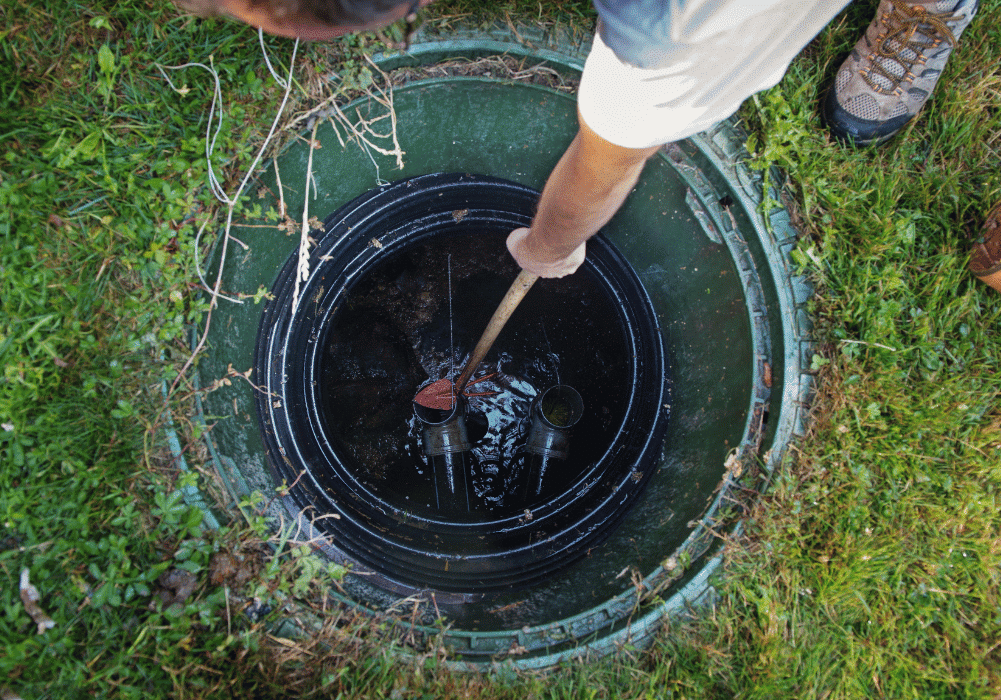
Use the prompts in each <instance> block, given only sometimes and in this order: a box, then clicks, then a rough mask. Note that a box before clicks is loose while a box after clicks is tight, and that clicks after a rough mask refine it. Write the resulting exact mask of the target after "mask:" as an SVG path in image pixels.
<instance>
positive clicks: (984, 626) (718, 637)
mask: <svg viewBox="0 0 1001 700" xmlns="http://www.w3.org/2000/svg"><path fill="white" fill-rule="evenodd" d="M871 12H872V7H871V6H870V4H868V3H859V4H856V5H853V6H851V7H850V8H849V9H848V10H846V11H845V12H844V13H842V15H841V16H840V17H839V18H838V19H836V20H835V21H834V22H833V23H832V25H831V26H830V27H829V28H828V29H827V30H826V31H825V32H824V33H823V34H822V35H821V36H820V37H818V39H817V40H816V41H814V42H813V44H811V46H810V47H808V49H807V51H806V52H804V54H803V55H802V56H801V57H800V58H799V59H798V60H797V61H796V62H795V63H794V65H793V67H792V68H791V70H790V72H789V74H788V75H787V76H786V78H785V79H784V80H783V81H782V83H781V84H780V85H779V86H777V87H776V88H774V89H772V90H770V91H768V92H766V93H763V94H761V95H758V96H757V97H756V98H754V99H753V100H751V101H749V102H748V103H747V104H746V105H745V107H744V109H743V111H742V112H741V116H742V118H743V120H744V123H745V126H746V128H747V129H748V131H749V133H750V134H751V138H750V140H749V142H748V148H749V150H750V151H751V154H752V160H753V162H754V163H755V164H756V165H757V166H758V167H760V168H762V169H763V170H764V169H766V168H768V167H770V166H772V165H777V166H779V167H780V168H781V169H782V170H783V172H784V173H785V175H786V178H787V179H785V180H783V181H782V182H778V183H776V184H777V185H779V187H780V189H781V192H782V195H783V200H784V203H785V205H786V206H788V207H789V208H790V209H791V211H792V213H793V215H794V218H795V220H796V221H797V223H798V224H799V226H800V227H801V230H802V231H803V236H802V238H801V241H800V244H799V246H798V248H797V249H796V251H795V253H794V255H795V259H796V261H797V262H798V264H799V265H800V266H801V270H802V272H803V273H804V274H806V275H808V276H810V277H811V278H812V279H813V281H814V283H815V285H816V289H817V294H816V296H815V298H814V299H813V301H812V302H811V307H812V313H813V318H814V319H815V324H816V328H815V339H816V346H815V355H814V358H813V370H814V371H815V372H816V374H817V386H818V390H817V396H816V400H815V402H814V414H815V415H814V420H813V423H812V433H811V435H810V436H809V439H807V440H804V441H802V442H801V443H799V444H798V445H797V448H796V449H795V450H794V451H793V453H792V454H791V455H790V457H789V459H788V460H787V461H786V462H785V463H784V464H783V465H782V466H781V468H780V469H779V470H778V471H777V473H776V474H774V476H773V478H772V481H771V484H770V485H769V488H768V490H767V492H766V493H765V495H763V496H762V497H761V498H760V499H759V501H758V503H757V506H756V507H755V509H754V512H753V513H752V515H751V517H750V518H749V519H748V520H747V522H746V527H745V532H744V534H743V535H742V536H741V537H740V538H739V539H735V540H733V541H730V542H728V543H727V548H726V553H727V558H726V565H725V575H724V576H723V577H722V578H721V579H720V580H719V581H718V582H717V586H718V591H719V594H720V596H719V600H718V603H717V605H716V606H715V608H714V609H713V610H711V611H705V612H704V614H702V615H700V616H698V617H696V618H693V619H691V620H687V621H676V622H674V623H672V624H671V626H670V628H669V629H667V630H665V632H664V633H663V634H662V635H661V636H660V637H659V638H658V640H657V641H656V642H655V643H654V645H653V648H652V649H649V650H645V651H638V650H629V649H625V650H623V653H622V655H621V656H620V657H619V658H617V659H614V660H611V661H606V662H602V663H598V664H594V665H590V666H572V667H567V668H563V669H559V670H557V671H556V672H554V673H553V674H551V675H549V676H545V677H542V676H534V675H524V676H516V677H513V678H504V679H502V678H493V679H489V678H481V677H474V676H458V675H455V674H453V673H450V672H449V671H448V670H447V669H445V668H444V667H443V666H442V665H441V664H440V663H439V661H440V659H441V655H440V654H438V653H434V652H431V653H428V654H427V655H425V656H420V657H410V658H409V660H407V661H406V662H399V661H398V660H395V659H394V655H393V650H394V645H395V644H396V643H397V640H393V639H388V638H387V636H386V634H385V632H384V630H382V629H381V628H380V626H379V625H378V624H377V623H374V622H371V621H358V620H355V619H354V618H353V617H352V615H351V614H350V613H348V612H346V611H343V610H340V611H338V610H329V609H328V610H327V611H326V617H325V620H326V622H325V623H324V625H325V626H324V627H323V628H322V631H321V633H320V634H318V635H316V636H315V637H314V638H312V639H309V640H302V641H289V640H285V639H281V638H279V637H275V636H272V635H271V634H270V633H269V631H268V630H270V629H271V627H270V625H271V624H272V623H273V622H274V620H275V619H276V618H278V617H280V616H279V613H282V616H287V615H290V614H291V615H295V614H296V611H303V610H307V609H309V608H311V607H314V606H315V605H316V604H317V601H320V600H321V599H320V598H318V597H317V596H316V591H317V590H319V589H320V588H322V587H324V586H327V585H330V583H331V580H330V579H331V576H333V577H336V575H337V573H338V572H337V571H336V570H335V569H334V570H332V569H329V568H328V567H326V565H321V564H320V563H319V562H318V561H317V560H315V559H314V558H312V557H311V555H310V554H309V553H308V552H307V551H304V550H302V549H300V548H293V549H291V550H290V549H288V547H285V546H282V542H280V541H279V542H271V543H270V545H269V544H268V543H267V540H269V539H273V536H272V535H271V534H270V530H269V527H268V526H267V525H266V524H265V523H264V522H263V520H262V519H261V518H259V517H257V516H255V515H254V513H255V512H257V511H256V508H257V506H258V505H259V503H254V502H246V503H243V504H242V506H243V512H244V513H247V514H248V517H246V518H242V519H235V520H233V521H231V522H229V524H224V526H223V527H221V528H220V529H218V530H213V529H209V528H207V527H206V525H205V523H204V522H203V515H202V512H201V511H199V510H197V509H194V508H191V507H189V506H188V505H186V503H185V502H184V500H183V498H182V495H183V493H184V489H185V487H190V486H194V485H201V486H203V487H208V486H210V484H209V483H208V482H207V481H206V480H205V479H204V478H203V477H202V475H201V474H200V473H199V472H198V471H197V470H195V471H192V472H185V471H183V470H182V469H180V464H179V462H178V461H177V460H175V459H174V458H173V457H172V456H171V455H170V452H169V450H167V449H166V448H165V445H164V444H163V437H162V436H163V430H162V428H163V426H164V425H165V423H166V421H167V420H168V415H169V416H172V417H173V419H174V420H175V421H176V422H177V425H178V427H179V429H180V430H181V431H182V433H187V434H189V436H190V437H191V438H197V437H198V428H197V426H194V425H189V424H188V423H187V421H186V419H185V416H186V415H188V411H189V409H190V406H189V403H188V402H189V401H190V398H191V392H192V391H193V389H192V387H191V385H190V384H189V382H188V380H187V378H186V377H181V378H180V380H179V381H178V382H177V387H179V388H178V389H177V390H176V391H175V392H174V393H173V394H172V395H171V397H170V400H169V402H168V403H166V404H165V402H164V395H163V388H164V382H167V383H168V385H171V384H173V383H174V380H175V379H177V378H178V372H179V370H180V368H182V367H183V366H184V364H185V362H186V361H187V359H188V354H189V350H188V348H189V347H190V346H189V337H188V335H187V329H188V327H189V325H190V324H193V323H196V322H199V321H200V320H201V319H202V318H203V317H204V314H205V313H206V311H207V308H208V306H207V302H206V301H205V295H204V294H203V293H202V292H201V290H200V285H201V283H200V281H199V277H198V275H197V273H196V270H195V268H194V260H195V249H196V245H197V244H198V243H197V233H198V231H199V229H207V230H209V231H212V230H215V229H217V228H218V226H219V223H220V220H221V218H220V210H219V207H218V203H217V201H216V200H215V199H214V198H213V197H212V194H211V191H210V190H209V189H208V188H207V187H206V185H205V183H206V182H207V167H208V164H207V161H206V154H205V134H206V127H207V125H208V124H207V121H208V113H207V105H209V104H210V102H211V99H212V83H211V81H210V80H207V79H206V75H207V74H205V73H204V72H201V71H200V70H199V69H186V72H183V73H179V74H175V75H174V76H172V77H173V79H174V82H175V85H176V87H177V90H176V91H175V90H173V89H171V88H170V87H169V86H168V85H167V84H166V82H165V81H164V80H163V78H162V77H161V75H160V73H159V72H158V71H157V70H156V69H155V67H154V66H155V64H157V63H159V64H163V65H180V64H183V63H187V62H189V61H199V62H204V63H211V64H212V65H213V66H214V67H215V68H216V70H217V71H218V73H219V77H220V84H221V87H222V92H223V95H224V103H225V107H226V109H225V110H224V112H223V116H222V119H223V128H222V129H221V131H220V137H219V141H218V142H217V145H216V151H215V155H216V160H217V168H218V172H219V174H220V180H221V182H222V184H223V186H224V187H225V188H226V189H227V190H228V191H232V189H233V187H234V186H235V182H236V181H237V179H238V178H239V177H240V176H242V173H243V171H244V170H245V169H246V168H247V167H249V164H250V160H251V158H252V155H253V153H254V152H255V150H256V148H257V147H258V146H259V145H260V143H261V140H262V139H263V136H264V133H263V130H262V127H261V125H262V124H264V125H266V124H268V123H269V122H270V119H271V118H272V117H273V114H274V110H275V108H276V105H277V104H278V102H279V101H280V99H281V93H280V91H279V90H278V89H276V88H275V87H274V82H273V81H272V80H271V79H270V76H269V74H268V71H267V69H266V68H265V67H264V66H263V65H262V62H261V60H260V50H259V48H258V47H257V36H256V33H255V32H253V31H251V30H248V29H246V28H241V27H239V26H237V25H235V24H232V23H228V22H223V21H221V20H195V19H192V18H190V17H187V16H184V15H182V14H181V13H179V12H178V11H177V10H176V9H174V8H173V7H172V6H171V5H169V4H168V3H165V2H162V1H161V0H154V1H153V2H149V3H139V2H133V1H132V0H125V1H124V2H119V3H114V4H111V5H104V4H99V3H85V2H77V1H75V0H52V1H48V2H41V0H22V1H21V2H17V3H12V2H5V3H3V4H0V19H2V21H0V54H2V61H3V65H4V66H5V68H6V70H3V71H0V144H2V148H0V305H2V316H0V356H2V360H3V379H2V383H0V422H2V433H0V460H2V462H0V527H2V530H0V581H2V584H3V585H2V588H0V591H2V592H0V605H2V606H3V613H4V614H3V616H2V617H0V686H5V688H6V690H4V692H9V693H12V694H14V693H16V694H18V695H20V696H21V697H25V698H28V697H32V698H72V697H83V696H87V697H115V698H117V697H123V698H125V697H138V696H140V695H146V696H147V697H175V696H176V697H185V698H189V697H190V698H200V697H206V698H207V697H234V696H239V697H260V698H265V697H289V696H310V695H315V696H318V697H345V698H368V697H377V696H385V697H400V698H409V697H414V698H417V697H483V698H515V697H517V698H526V697H530V698H580V697H588V698H618V697H628V698H731V697H743V698H759V697H760V698H832V699H833V698H869V697H874V698H879V697H888V698H990V697H998V696H1001V674H999V670H998V669H999V668H1001V596H999V581H998V579H999V576H1001V573H999V572H1001V561H999V559H1001V532H999V530H1001V516H999V514H998V489H999V482H1001V409H999V393H1001V372H999V362H1001V350H999V339H998V321H999V315H1001V296H999V295H998V294H997V293H996V292H994V291H992V290H990V289H989V288H987V287H986V286H985V285H982V284H980V283H978V282H977V281H976V280H975V279H973V278H972V276H971V275H969V273H968V272H967V271H966V269H965V265H966V260H967V255H968V249H969V245H970V242H971V237H972V235H973V234H974V233H975V232H976V230H977V228H978V227H979V225H980V222H981V221H982V217H983V215H984V213H985V212H986V211H987V209H988V208H989V207H990V206H991V205H992V204H994V203H996V202H997V201H999V200H1001V169H999V159H1001V158H999V157H1001V109H999V107H1001V69H999V66H1001V29H999V28H998V22H997V19H998V17H999V16H1001V2H999V1H998V0H984V2H982V3H981V9H980V15H979V16H978V18H977V19H976V20H975V21H974V23H973V24H972V25H971V26H970V28H969V29H968V30H967V33H966V35H964V38H963V46H962V48H961V50H960V51H959V52H958V53H957V54H956V55H955V56H954V58H953V59H952V60H951V61H950V63H949V66H948V69H947V72H946V75H945V76H944V78H943V80H942V83H941V84H940V85H939V89H938V91H937V92H936V94H935V96H934V99H933V101H932V102H931V103H930V105H929V106H928V108H927V109H925V110H924V111H923V112H922V114H921V115H920V116H919V118H918V119H916V120H915V121H914V122H913V123H912V124H911V125H909V126H908V127H907V128H906V129H905V130H904V131H903V132H902V133H901V134H900V135H898V136H897V137H896V138H895V139H894V140H893V141H892V142H891V143H889V144H887V145H885V146H880V147H873V148H865V149H859V150H856V149H853V148H850V147H846V146H843V145H840V144H838V143H836V142H833V141H832V140H831V139H830V137H829V136H828V135H827V133H826V132H825V130H824V129H823V127H822V125H821V124H820V122H819V119H818V108H817V104H818V100H819V99H820V97H821V94H822V91H823V89H824V87H825V86H826V85H827V84H829V82H830V81H831V79H832V78H833V75H834V73H835V71H836V69H837V66H838V64H839V62H840V60H841V59H842V58H843V56H844V55H845V54H846V53H847V51H848V50H849V49H850V47H851V45H852V44H853V43H854V41H855V40H856V39H857V37H858V36H859V34H860V32H861V31H862V30H863V29H864V27H865V25H866V24H867V23H868V21H869V19H870V16H871V14H870V13H871ZM430 13H431V14H430V16H431V18H432V21H435V22H436V23H437V25H438V26H439V27H446V28H447V26H448V25H449V23H450V22H453V21H458V19H459V18H464V17H469V16H474V17H475V18H477V21H489V20H490V19H491V18H500V19H502V20H504V19H506V18H509V17H511V16H516V17H520V18H523V19H525V20H526V21H541V22H555V21H560V22H570V23H574V24H575V26H576V27H578V28H580V27H584V28H585V30H587V29H590V28H591V26H592V24H593V13H592V11H591V10H590V9H589V7H588V6H587V5H586V4H585V3H573V4H558V3H557V4H532V5H531V6H530V7H529V6H526V5H522V4H518V3H514V2H511V3H503V4H500V3H498V4H490V5H488V4H485V3H474V2H466V1H465V0H456V1H455V2H451V3H445V4H442V5H439V6H437V7H436V8H435V9H432V10H431V11H430ZM371 41H372V39H371V38H365V37H361V38H354V39H350V40H347V41H345V42H342V43H341V44H338V45H339V46H343V47H344V55H343V56H342V59H343V65H344V66H347V67H348V69H345V70H344V73H345V74H346V75H353V76H360V75H361V68H362V66H363V63H362V62H361V61H360V60H359V59H358V53H357V51H359V50H364V49H365V48H366V46H368V45H369V44H368V42H371ZM266 43H267V45H268V47H269V49H270V51H271V53H272V55H273V56H275V57H277V59H276V60H277V61H278V62H279V63H281V61H282V60H287V57H288V55H289V53H290V42H287V41H284V40H278V39H267V40H266ZM311 51H312V50H310V51H307V53H306V58H305V60H304V63H303V65H304V68H303V69H302V71H301V72H300V73H299V74H297V76H296V77H297V79H298V80H299V83H298V84H297V86H296V88H297V90H298V86H299V85H302V84H305V83H307V82H308V81H310V80H315V79H316V70H317V69H316V67H315V66H316V65H318V63H314V62H313V59H314V57H315V56H314V54H313V53H311ZM326 55H327V54H325V56H326ZM352 61H353V62H354V63H352ZM352 65H353V66H354V67H355V68H354V69H353V70H352V69H350V67H351V66H352ZM278 70H279V71H280V70H281V68H280V67H279V68H278ZM310 71H312V73H311V72H310ZM295 94H296V95H297V96H298V95H300V92H296V93H295ZM293 99H296V98H295V97H294V98H293ZM202 252H204V251H202ZM167 408H169V409H170V412H169V414H168V412H167ZM196 444H197V443H196V442H195V441H194V440H192V441H191V443H190V445H192V446H191V447H189V448H188V449H187V452H186V457H187V459H188V462H189V463H190V464H192V465H194V466H195V467H197V466H198V464H199V463H200V461H199V460H200V455H199V453H198V451H197V448H196V447H194V445H196ZM270 496H271V494H268V495H266V497H270ZM276 548H277V554H273V553H274V552H275V551H276ZM23 570H27V571H28V573H29V575H30V579H31V582H32V583H33V584H35V585H36V586H37V587H38V589H39V591H40V594H41V599H40V605H41V607H42V609H44V611H45V612H46V613H47V614H48V615H49V616H50V617H51V618H52V619H53V621H54V623H55V624H54V626H52V627H51V628H48V629H45V628H43V629H41V630H39V629H36V624H35V621H33V620H32V618H31V617H30V616H29V614H28V612H27V611H26V609H25V606H24V605H23V603H22V600H21V598H20V596H19V594H18V589H19V579H20V576H21V572H22V571H23ZM297 600H298V601H299V602H296V601H297ZM268 608H271V610H272V612H271V613H270V614H268V612H267V610H268ZM321 612H322V611H321Z"/></svg>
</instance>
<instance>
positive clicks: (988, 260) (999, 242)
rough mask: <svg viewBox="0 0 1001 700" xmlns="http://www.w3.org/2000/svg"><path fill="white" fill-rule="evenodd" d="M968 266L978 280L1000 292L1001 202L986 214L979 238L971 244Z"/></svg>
mask: <svg viewBox="0 0 1001 700" xmlns="http://www.w3.org/2000/svg"><path fill="white" fill-rule="evenodd" d="M969 268H970V272H972V273H973V274H974V275H976V277H977V279H978V280H981V281H983V282H986V283H987V284H989V285H991V286H992V287H994V289H996V290H998V291H999V292H1001V203H999V204H997V205H996V206H995V207H994V208H993V209H991V211H990V213H989V214H987V219H986V221H984V228H983V230H982V231H981V235H980V238H979V239H977V242H976V243H975V244H974V246H973V252H972V254H971V255H970V264H969Z"/></svg>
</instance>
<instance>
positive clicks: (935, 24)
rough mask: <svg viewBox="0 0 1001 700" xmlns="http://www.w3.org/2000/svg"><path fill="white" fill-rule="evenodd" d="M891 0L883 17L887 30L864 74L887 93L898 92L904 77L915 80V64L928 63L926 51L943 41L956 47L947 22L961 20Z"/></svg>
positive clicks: (866, 79)
mask: <svg viewBox="0 0 1001 700" xmlns="http://www.w3.org/2000/svg"><path fill="white" fill-rule="evenodd" d="M890 1H891V3H892V7H891V9H890V12H889V13H888V14H887V15H885V16H884V17H883V18H882V21H883V23H885V25H886V33H885V34H883V35H882V37H881V38H880V40H879V43H878V44H877V45H876V51H875V54H874V55H873V60H872V63H871V68H870V69H869V70H868V71H866V72H864V73H862V79H863V80H865V82H866V83H868V85H869V87H871V88H872V89H873V90H875V91H876V92H878V93H881V94H884V95H889V94H891V93H894V92H897V91H898V90H899V88H900V83H901V82H902V81H903V80H904V79H907V80H913V79H914V77H915V76H914V70H913V69H914V65H915V64H922V63H924V62H925V60H926V59H925V54H924V52H925V51H926V50H928V49H932V48H935V47H937V46H940V45H941V44H942V42H943V41H944V42H948V44H949V46H950V47H955V46H956V37H955V36H954V35H953V33H952V30H951V29H949V26H948V24H947V22H955V21H957V20H960V19H962V18H961V17H958V16H955V15H950V14H948V13H943V14H936V13H931V12H928V11H927V10H926V9H925V8H923V7H919V6H912V5H908V4H907V3H906V2H903V0H890Z"/></svg>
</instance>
